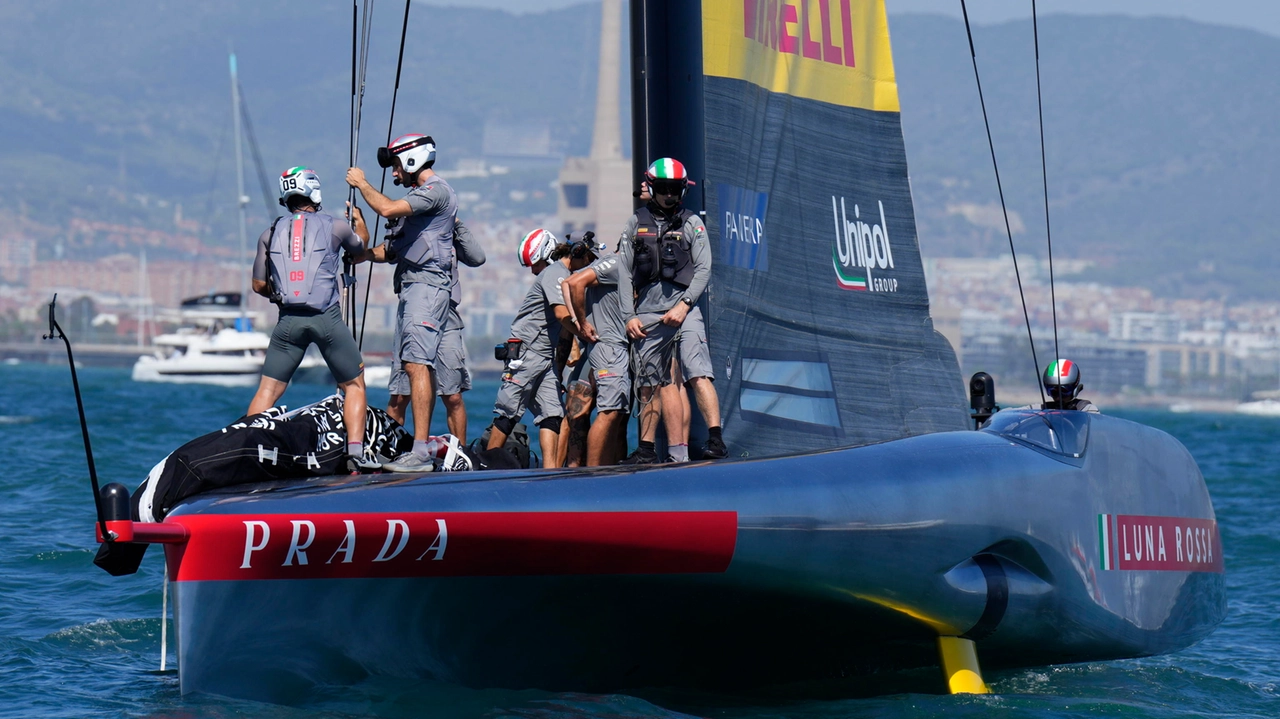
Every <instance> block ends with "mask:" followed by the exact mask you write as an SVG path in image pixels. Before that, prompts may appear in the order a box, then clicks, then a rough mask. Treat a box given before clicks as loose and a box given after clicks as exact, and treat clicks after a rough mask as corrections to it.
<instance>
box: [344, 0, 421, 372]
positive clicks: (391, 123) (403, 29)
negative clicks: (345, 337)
mask: <svg viewBox="0 0 1280 719" xmlns="http://www.w3.org/2000/svg"><path fill="white" fill-rule="evenodd" d="M410 3H411V0H404V20H403V21H402V22H401V24H400V54H399V55H398V56H397V57H396V86H395V89H393V90H392V91H391V116H390V117H389V118H388V119H387V145H386V146H390V145H391V130H392V128H393V127H395V124H396V99H397V98H398V97H399V96H400V73H401V71H402V70H404V41H405V37H406V36H407V34H408V31H409V5H410ZM386 187H387V168H385V167H384V168H382V180H381V181H380V182H378V192H379V193H380V194H384V195H385V194H386ZM380 225H382V222H378V223H377V224H376V225H375V226H374V228H373V237H372V241H371V242H370V243H369V246H370V247H376V246H377V244H378V230H379V226H380ZM372 286H373V263H372V262H370V263H369V276H368V279H367V280H366V281H365V284H364V314H363V315H362V316H361V318H360V338H359V340H358V341H357V346H358V347H359V348H360V349H361V350H363V349H364V326H365V324H367V320H368V318H369V288H370V287H372Z"/></svg>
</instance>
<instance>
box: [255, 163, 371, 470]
mask: <svg viewBox="0 0 1280 719" xmlns="http://www.w3.org/2000/svg"><path fill="white" fill-rule="evenodd" d="M280 204H281V205H283V206H284V208H285V209H286V210H288V211H289V213H290V214H289V215H287V216H284V217H278V218H276V221H275V222H274V223H272V225H271V227H270V228H268V229H267V230H265V231H264V232H263V233H262V235H261V236H260V237H259V238H258V251H257V255H256V256H255V257H254V260H253V283H252V286H253V291H254V292H256V293H258V294H260V295H262V296H263V297H267V298H268V299H270V300H271V301H272V302H274V303H275V304H276V305H277V306H278V307H279V308H280V319H279V321H278V322H276V327H275V330H273V331H272V333H271V344H270V345H269V346H268V347H267V356H266V358H265V359H264V360H263V364H262V379H261V381H260V382H259V384H258V391H257V393H256V394H254V396H253V401H252V402H250V404H249V411H248V414H251V415H252V414H257V413H259V412H263V411H265V410H267V409H268V408H270V407H271V406H272V405H274V404H275V403H276V400H278V399H280V395H282V394H284V391H285V388H287V387H288V386H289V380H290V379H291V378H292V377H293V373H294V371H295V370H297V369H298V365H299V364H300V363H301V362H302V357H303V355H304V354H305V353H306V351H307V347H309V346H310V345H312V344H315V345H316V346H317V347H319V348H320V354H321V355H322V356H323V357H324V361H325V363H326V364H327V365H329V371H330V372H331V373H333V376H334V378H335V379H336V380H338V386H339V387H340V388H341V389H342V391H343V393H344V395H345V401H344V403H343V413H342V414H343V420H344V422H345V423H346V425H347V454H348V456H349V459H348V464H347V468H348V469H349V470H351V471H371V470H375V469H377V468H378V464H377V462H375V461H374V460H373V459H372V457H369V458H366V457H365V452H364V426H365V407H366V406H367V405H366V399H365V387H364V360H363V359H361V357H360V350H359V348H357V347H356V341H355V340H354V339H352V337H351V332H350V331H349V330H348V329H347V327H346V325H345V324H344V323H343V321H342V311H341V309H340V308H339V305H338V297H339V286H338V275H339V269H338V268H339V265H340V261H341V256H342V254H343V253H344V252H345V253H346V254H347V256H348V257H349V258H350V259H351V261H352V262H355V263H359V262H363V261H365V260H366V259H372V253H370V252H369V251H368V250H367V249H365V243H367V242H368V241H369V230H368V228H366V227H365V224H364V217H363V216H362V215H361V214H360V210H359V209H358V208H355V209H354V211H353V225H354V231H353V227H352V226H351V225H348V224H347V223H345V222H343V221H341V220H336V219H334V218H333V217H330V216H329V215H326V214H322V213H321V212H320V211H319V210H320V178H319V177H318V176H317V175H316V173H315V172H312V171H311V170H310V169H308V168H306V167H294V168H291V169H289V170H286V171H285V172H284V174H282V175H281V176H280Z"/></svg>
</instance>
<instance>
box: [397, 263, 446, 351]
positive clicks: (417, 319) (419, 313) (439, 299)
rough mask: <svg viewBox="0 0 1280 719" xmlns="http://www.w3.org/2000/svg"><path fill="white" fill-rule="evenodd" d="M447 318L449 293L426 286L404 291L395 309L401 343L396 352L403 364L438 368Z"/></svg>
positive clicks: (416, 284) (407, 287) (415, 285)
mask: <svg viewBox="0 0 1280 719" xmlns="http://www.w3.org/2000/svg"><path fill="white" fill-rule="evenodd" d="M448 317H449V290H447V289H444V288H441V287H435V286H433V285H429V284H426V283H423V282H413V283H411V284H407V285H405V286H404V287H402V288H401V290H400V303H399V304H398V305H397V306H396V328H397V329H398V330H399V334H400V341H399V342H397V343H396V347H395V348H394V351H395V353H396V354H397V356H399V358H400V361H401V362H412V363H414V364H421V365H427V366H429V367H435V365H436V362H437V361H438V360H439V354H440V340H441V335H442V334H443V333H444V323H445V320H446V319H448Z"/></svg>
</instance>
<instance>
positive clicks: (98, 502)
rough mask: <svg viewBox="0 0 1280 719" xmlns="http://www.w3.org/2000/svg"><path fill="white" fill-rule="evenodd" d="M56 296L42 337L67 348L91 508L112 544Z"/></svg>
mask: <svg viewBox="0 0 1280 719" xmlns="http://www.w3.org/2000/svg"><path fill="white" fill-rule="evenodd" d="M57 307H58V295H57V294H54V296H53V299H52V300H50V301H49V334H47V335H43V338H44V339H46V340H62V343H63V344H65V345H66V346H67V364H68V365H70V366H71V386H72V388H74V389H75V393H76V409H77V410H79V412H80V433H81V434H82V435H83V436H84V454H85V459H87V460H88V462H89V482H90V483H91V484H92V485H93V508H94V510H95V511H96V512H97V514H98V529H99V531H101V532H102V537H103V539H104V540H105V541H107V542H114V541H115V539H116V535H115V534H113V533H111V532H109V531H107V518H106V515H105V514H104V513H103V511H102V498H101V496H100V490H99V488H98V470H97V467H95V466H94V464H93V447H92V446H91V445H90V444H89V423H88V421H86V420H85V417H84V400H83V399H82V398H81V396H80V378H79V377H78V376H76V359H75V357H74V356H73V355H72V353H71V340H69V339H67V335H66V333H64V332H63V331H62V327H61V326H60V325H59V324H58V319H57V316H56V315H57Z"/></svg>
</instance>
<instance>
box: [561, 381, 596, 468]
mask: <svg viewBox="0 0 1280 719" xmlns="http://www.w3.org/2000/svg"><path fill="white" fill-rule="evenodd" d="M567 394H568V400H567V401H566V403H565V404H566V405H567V408H566V411H565V418H564V422H563V423H562V424H561V425H560V441H559V449H560V454H561V455H563V460H562V461H561V462H560V463H558V464H557V465H556V466H557V467H581V466H582V462H583V459H584V458H585V457H586V454H587V435H588V429H587V425H588V424H589V423H590V418H591V407H592V405H594V404H595V390H594V389H592V387H591V384H590V383H588V382H584V381H581V380H579V381H576V382H573V383H572V384H570V385H569V391H568V393H567Z"/></svg>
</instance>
